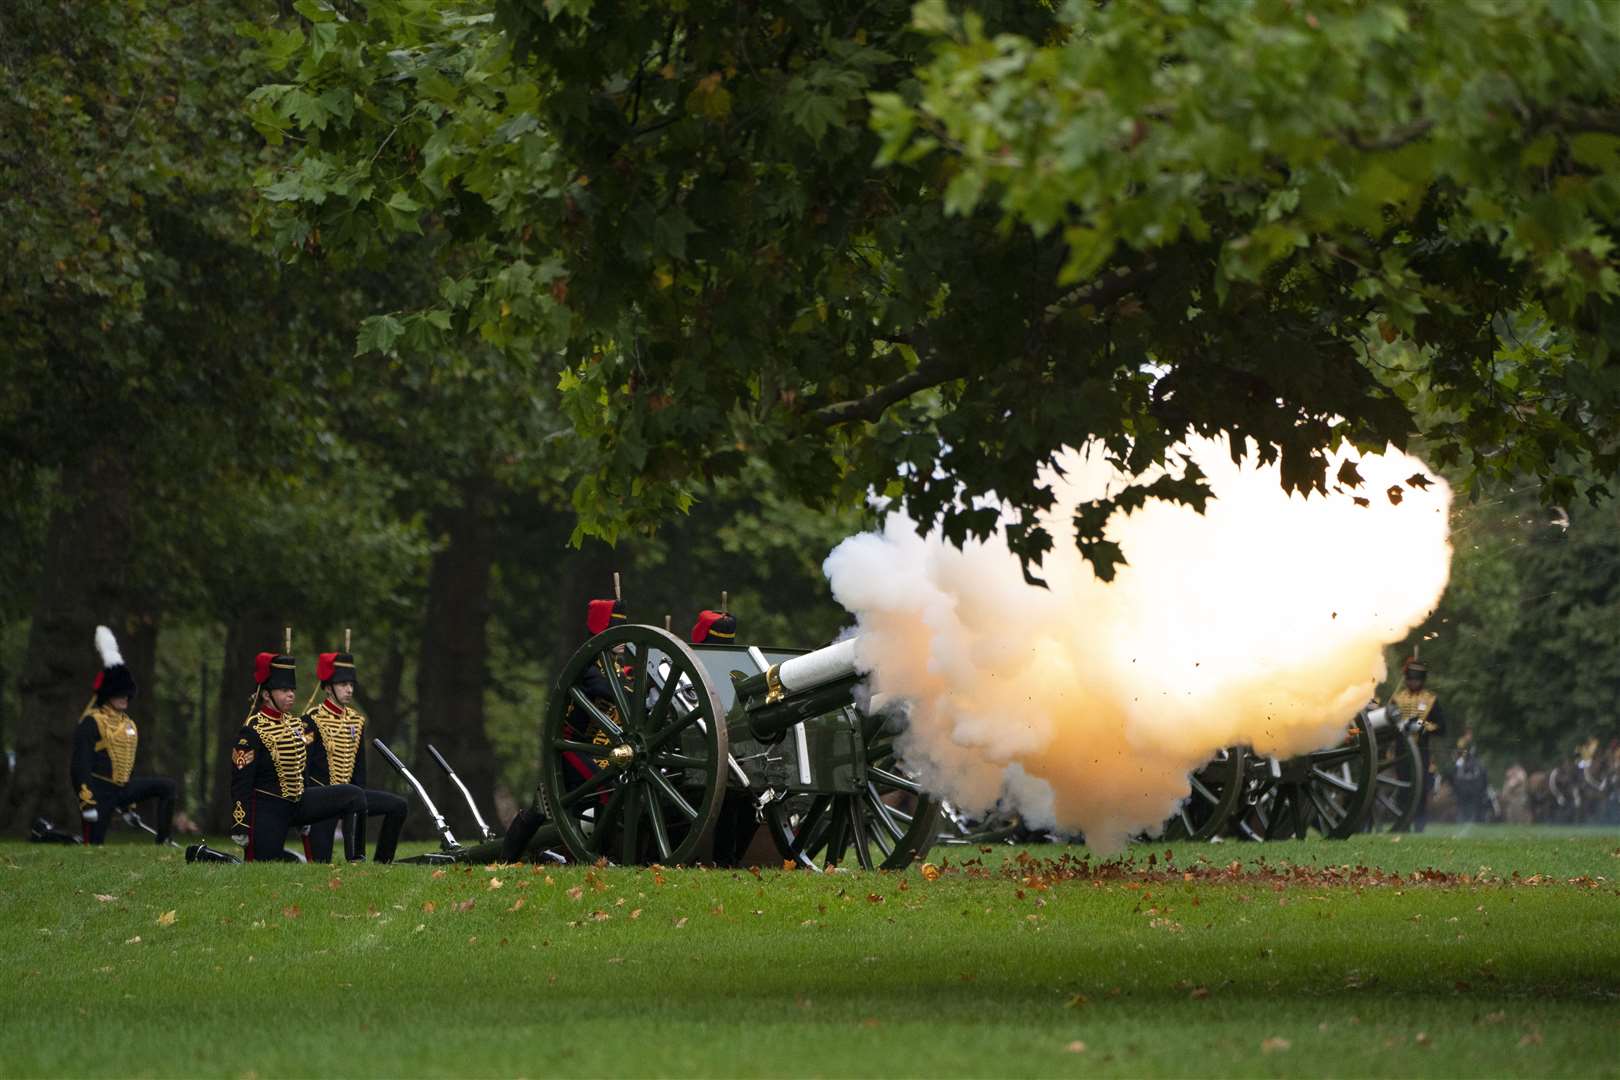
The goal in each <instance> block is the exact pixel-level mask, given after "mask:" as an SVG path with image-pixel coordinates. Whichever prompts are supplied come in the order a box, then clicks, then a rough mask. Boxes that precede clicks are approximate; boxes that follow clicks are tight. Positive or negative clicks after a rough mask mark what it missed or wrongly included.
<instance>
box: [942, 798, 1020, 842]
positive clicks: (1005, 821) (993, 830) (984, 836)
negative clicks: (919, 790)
mask: <svg viewBox="0 0 1620 1080" xmlns="http://www.w3.org/2000/svg"><path fill="white" fill-rule="evenodd" d="M1025 832H1026V830H1025V828H1024V819H1023V818H1022V817H1021V816H1019V815H1018V814H1013V813H1005V812H1003V811H1001V810H992V811H991V812H990V813H989V814H988V815H986V816H985V817H982V818H975V817H972V816H970V815H968V814H964V813H963V812H962V811H960V810H958V809H957V808H956V807H954V806H952V805H951V804H950V803H948V802H943V801H942V802H941V803H940V804H939V842H940V843H941V844H964V845H971V844H1016V843H1018V841H1019V838H1020V837H1021V836H1023V835H1024V834H1025Z"/></svg>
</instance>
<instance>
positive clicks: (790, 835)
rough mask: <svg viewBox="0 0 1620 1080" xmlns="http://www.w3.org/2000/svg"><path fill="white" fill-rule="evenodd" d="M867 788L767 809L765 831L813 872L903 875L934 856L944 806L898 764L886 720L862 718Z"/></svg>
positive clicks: (795, 798)
mask: <svg viewBox="0 0 1620 1080" xmlns="http://www.w3.org/2000/svg"><path fill="white" fill-rule="evenodd" d="M860 721H861V729H862V739H863V741H864V743H865V746H866V786H865V788H864V789H863V790H861V791H859V792H854V793H842V794H817V793H811V792H806V793H803V794H797V795H790V796H788V797H787V798H785V799H778V800H776V801H774V802H771V803H769V804H767V805H766V807H765V827H766V828H768V829H769V830H770V832H771V839H772V840H774V841H775V842H776V850H777V851H779V852H781V854H782V858H783V859H785V860H787V861H788V862H791V863H793V864H794V865H795V866H798V867H800V868H802V869H806V870H819V869H820V868H822V867H823V866H845V865H848V864H849V863H850V862H851V861H853V862H854V863H855V864H856V865H858V866H859V867H860V868H861V869H862V870H903V869H905V868H906V867H907V866H910V865H911V863H912V862H913V860H916V859H920V858H922V857H923V856H924V855H926V854H927V853H928V849H929V848H930V847H931V846H932V845H933V842H934V836H935V834H936V833H937V832H938V831H939V803H938V802H937V801H936V800H935V799H933V798H931V797H930V796H928V795H926V794H924V792H923V790H922V788H921V787H919V786H918V785H917V782H916V781H915V780H913V779H912V778H911V777H910V776H909V775H908V774H907V773H906V771H905V770H904V769H903V768H901V767H900V765H899V763H898V762H897V761H896V760H895V754H894V734H893V732H892V731H889V730H887V728H886V725H885V724H884V722H883V718H882V717H871V716H861V717H860Z"/></svg>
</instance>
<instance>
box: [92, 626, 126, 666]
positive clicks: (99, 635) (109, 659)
mask: <svg viewBox="0 0 1620 1080" xmlns="http://www.w3.org/2000/svg"><path fill="white" fill-rule="evenodd" d="M96 651H97V652H99V653H101V666H102V667H104V668H110V667H117V666H118V665H119V664H122V663H123V662H124V658H123V656H122V655H121V654H120V653H119V652H118V639H117V638H115V637H113V632H112V631H111V630H109V629H107V628H106V627H105V626H98V627H96Z"/></svg>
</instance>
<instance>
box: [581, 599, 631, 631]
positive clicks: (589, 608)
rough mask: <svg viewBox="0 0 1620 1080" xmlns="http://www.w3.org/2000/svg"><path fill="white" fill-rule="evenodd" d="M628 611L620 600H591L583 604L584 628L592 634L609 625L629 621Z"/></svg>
mask: <svg viewBox="0 0 1620 1080" xmlns="http://www.w3.org/2000/svg"><path fill="white" fill-rule="evenodd" d="M629 621H630V613H629V612H628V611H626V610H625V609H624V601H622V600H592V601H591V602H590V603H589V604H587V605H586V606H585V629H587V630H589V631H590V632H591V634H592V635H593V636H594V635H596V634H600V633H601V632H602V631H604V630H606V629H607V628H608V627H610V626H615V625H617V624H619V623H624V622H629Z"/></svg>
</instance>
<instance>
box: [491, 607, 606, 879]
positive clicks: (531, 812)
mask: <svg viewBox="0 0 1620 1080" xmlns="http://www.w3.org/2000/svg"><path fill="white" fill-rule="evenodd" d="M629 620H630V615H629V613H628V612H627V611H625V608H624V602H623V601H622V600H592V601H591V602H590V603H589V604H587V605H586V608H585V629H586V631H587V632H588V633H589V634H590V636H591V637H595V636H596V635H597V634H600V633H602V632H603V631H604V630H606V629H608V628H609V627H611V626H621V625H623V624H625V623H627V622H629ZM615 674H616V673H615ZM608 678H609V673H608V672H606V671H604V670H603V669H602V666H601V663H600V662H598V663H596V664H591V665H590V666H589V667H587V668H586V669H585V670H584V671H582V672H580V676H579V679H578V680H577V681H576V682H575V684H574V685H576V686H578V687H579V688H580V689H581V690H583V691H584V692H585V696H586V697H588V698H590V699H591V700H592V701H601V702H610V701H612V700H613V686H612V684H611V683H609V682H608ZM571 712H572V713H573V714H574V716H571V718H570V721H569V725H570V727H574V722H575V718H576V717H577V715H578V710H577V709H574V710H571ZM584 726H585V724H584V722H583V721H580V722H579V724H578V728H577V729H576V730H574V731H573V733H572V734H571V735H570V738H574V737H580V736H582V735H583V728H584ZM563 760H564V761H565V762H566V763H567V765H568V771H569V774H570V775H569V778H568V787H569V788H570V789H571V788H573V787H576V786H577V785H579V784H581V783H584V782H585V781H586V780H588V779H590V778H591V777H592V776H595V775H596V770H597V765H596V762H595V761H592V760H589V759H587V758H585V757H583V756H582V755H579V754H575V753H573V752H572V751H568V752H565V753H564V754H563ZM545 821H546V812H545V811H544V810H542V809H541V808H540V793H539V792H538V791H537V792H535V799H534V802H533V803H531V804H530V805H528V806H525V807H524V808H523V809H522V810H519V811H518V812H517V813H516V814H513V815H512V821H511V823H510V824H508V825H507V827H506V836H505V838H504V840H503V841H502V847H501V861H503V862H517V861H518V860H519V859H521V858H522V857H523V853H524V851H525V850H526V849H527V848H528V846H529V841H530V840H532V839H534V834H535V832H536V831H537V830H538V829H539V828H540V826H541V825H543V824H545Z"/></svg>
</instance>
